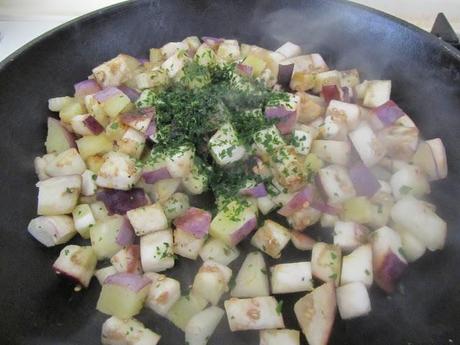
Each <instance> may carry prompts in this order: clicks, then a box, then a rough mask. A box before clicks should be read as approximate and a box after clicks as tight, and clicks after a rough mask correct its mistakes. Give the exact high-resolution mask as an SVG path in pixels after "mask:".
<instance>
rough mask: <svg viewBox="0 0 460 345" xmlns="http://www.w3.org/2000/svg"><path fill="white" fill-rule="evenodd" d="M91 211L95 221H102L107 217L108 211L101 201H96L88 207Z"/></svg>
mask: <svg viewBox="0 0 460 345" xmlns="http://www.w3.org/2000/svg"><path fill="white" fill-rule="evenodd" d="M89 207H90V208H91V211H92V212H93V216H94V218H95V219H96V220H97V221H100V220H104V219H106V218H107V217H110V216H109V211H108V210H107V208H106V207H105V205H104V203H103V202H102V201H96V202H93V203H92V204H90V205H89Z"/></svg>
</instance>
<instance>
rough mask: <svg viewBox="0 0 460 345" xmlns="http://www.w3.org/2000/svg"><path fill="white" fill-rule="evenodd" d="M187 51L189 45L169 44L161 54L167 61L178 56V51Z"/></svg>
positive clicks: (162, 48)
mask: <svg viewBox="0 0 460 345" xmlns="http://www.w3.org/2000/svg"><path fill="white" fill-rule="evenodd" d="M187 49H188V45H187V43H186V42H183V41H182V42H168V43H166V44H165V45H164V46H162V47H161V48H160V52H161V54H162V55H163V57H164V59H165V60H166V59H168V58H170V57H171V56H173V55H174V54H176V53H177V52H178V51H181V50H182V51H186V50H187Z"/></svg>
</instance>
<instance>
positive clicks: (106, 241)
mask: <svg viewBox="0 0 460 345" xmlns="http://www.w3.org/2000/svg"><path fill="white" fill-rule="evenodd" d="M123 221H124V219H123V217H121V216H111V217H107V218H105V219H103V220H98V221H97V222H96V224H95V225H94V226H92V227H90V230H89V234H90V238H91V245H92V246H93V249H94V252H95V253H96V255H97V257H98V259H104V258H110V257H112V255H114V254H115V253H116V252H118V251H119V250H120V249H121V245H120V244H118V242H117V237H118V233H119V232H120V229H121V227H122V225H123Z"/></svg>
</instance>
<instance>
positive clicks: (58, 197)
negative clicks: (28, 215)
mask: <svg viewBox="0 0 460 345" xmlns="http://www.w3.org/2000/svg"><path fill="white" fill-rule="evenodd" d="M37 187H38V206H37V213H38V214H39V215H43V216H56V215H61V214H69V213H71V212H72V210H73V209H74V208H75V206H76V205H77V202H78V196H79V195H80V190H81V176H80V175H69V176H59V177H52V178H49V179H47V180H44V181H40V182H38V183H37Z"/></svg>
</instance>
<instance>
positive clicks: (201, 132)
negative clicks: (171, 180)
mask: <svg viewBox="0 0 460 345" xmlns="http://www.w3.org/2000/svg"><path fill="white" fill-rule="evenodd" d="M235 66H236V64H234V63H229V64H225V65H217V64H214V65H208V66H203V65H200V64H198V63H197V62H195V61H190V62H188V63H187V64H186V65H185V66H184V68H183V71H182V75H181V78H179V79H178V81H175V82H172V83H171V84H170V85H168V86H167V87H165V88H163V89H160V90H156V89H151V90H148V91H144V93H143V97H141V99H140V100H139V101H138V102H137V106H138V107H139V108H142V107H154V108H155V120H156V129H157V131H156V135H155V139H154V141H155V143H154V148H155V149H154V150H153V151H154V152H164V153H166V154H171V153H175V152H177V150H180V147H184V145H185V146H189V145H193V146H194V147H195V148H196V153H197V155H198V156H199V159H200V160H201V161H202V162H203V163H204V166H205V169H206V171H207V172H208V177H209V178H208V181H209V186H210V188H211V189H212V191H213V192H214V194H215V196H216V199H218V200H224V201H223V204H224V205H225V204H227V203H228V202H229V201H231V200H234V199H235V198H238V196H237V195H238V193H237V191H238V190H239V189H240V188H241V187H242V186H243V185H244V183H245V182H246V180H247V179H248V178H252V179H255V180H257V179H258V177H257V176H255V175H254V173H253V172H252V169H251V168H250V166H248V162H236V163H234V164H233V165H232V166H231V167H225V168H222V167H220V166H218V165H217V164H215V163H214V161H213V159H212V158H211V157H210V155H209V152H208V150H207V143H208V140H209V138H210V137H211V136H212V135H213V134H214V132H215V131H216V130H217V129H219V128H220V127H221V126H222V124H224V123H227V122H230V123H231V124H232V126H233V127H234V128H235V130H236V131H237V133H238V140H239V141H240V143H241V144H243V145H244V146H245V147H246V149H247V151H248V152H249V153H250V152H251V146H252V144H253V135H254V133H256V132H257V131H259V130H261V129H264V128H267V127H269V126H271V125H272V124H273V123H274V120H269V119H267V118H266V117H265V116H264V110H265V107H266V106H267V105H268V104H273V102H276V101H280V100H281V101H282V100H286V99H288V94H287V93H285V92H279V91H273V90H271V89H269V88H267V87H266V86H265V85H264V84H263V83H262V82H260V81H258V80H256V79H255V78H250V77H247V76H243V75H240V74H238V72H237V71H236V68H235Z"/></svg>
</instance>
